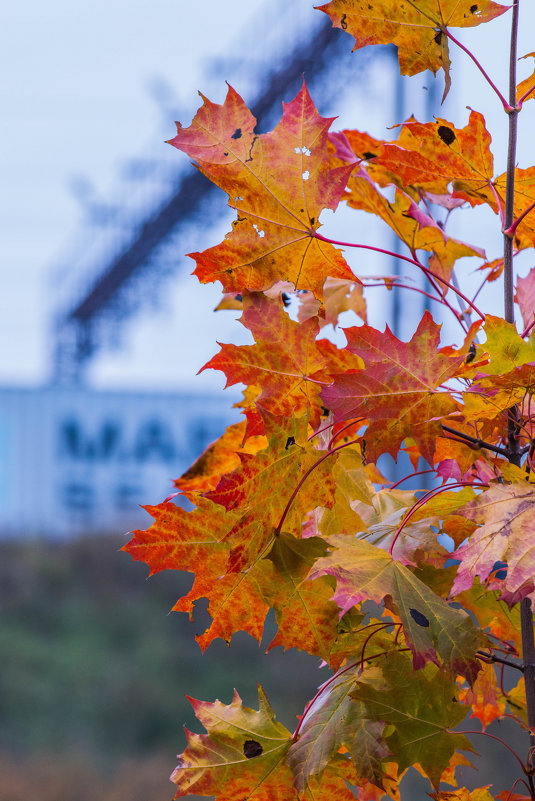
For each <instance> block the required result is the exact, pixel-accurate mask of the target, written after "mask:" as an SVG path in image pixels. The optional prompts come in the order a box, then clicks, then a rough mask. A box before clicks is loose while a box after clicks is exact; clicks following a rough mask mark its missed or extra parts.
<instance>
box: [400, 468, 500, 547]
mask: <svg viewBox="0 0 535 801" xmlns="http://www.w3.org/2000/svg"><path fill="white" fill-rule="evenodd" d="M457 487H488V484H483V483H478V484H476V483H474V482H473V481H458V482H456V483H455V484H444V485H443V486H442V487H438V488H436V487H435V489H431V490H428V492H426V493H425V495H422V497H421V498H419V499H418V500H417V501H416V503H415V504H414V506H412V507H411V508H410V509H409V511H408V512H407V514H406V515H405V517H404V518H403V520H402V521H401V523H400V524H399V526H398V529H397V531H396V533H395V535H394V539H393V540H392V542H391V544H390V548H389V549H388V552H389V554H390V556H392V551H393V550H394V545H395V544H396V542H397V539H398V537H399V535H400V534H401V532H402V531H403V529H404V528H405V526H406V525H407V523H408V522H409V520H410V519H411V517H412V516H413V515H414V514H416V512H417V511H418V509H420V508H421V507H422V506H424V504H426V503H427V501H429V500H431V498H434V497H435V495H440V493H441V492H446V491H447V490H449V489H457Z"/></svg>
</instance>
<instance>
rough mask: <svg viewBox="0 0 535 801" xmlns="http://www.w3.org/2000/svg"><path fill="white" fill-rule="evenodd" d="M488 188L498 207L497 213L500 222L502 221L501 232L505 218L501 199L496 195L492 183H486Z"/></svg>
mask: <svg viewBox="0 0 535 801" xmlns="http://www.w3.org/2000/svg"><path fill="white" fill-rule="evenodd" d="M488 187H489V189H490V191H491V192H492V195H493V197H494V200H495V201H496V205H497V206H498V213H499V215H500V220H501V221H502V231H503V229H504V228H505V217H504V214H503V205H502V199H501V197H500V196H499V194H498V193H497V191H496V187H495V186H494V184H493V183H492V181H489V182H488Z"/></svg>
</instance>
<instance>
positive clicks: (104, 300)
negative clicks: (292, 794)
mask: <svg viewBox="0 0 535 801" xmlns="http://www.w3.org/2000/svg"><path fill="white" fill-rule="evenodd" d="M359 56H360V57H359V60H358V62H357V61H355V57H354V56H351V53H350V49H349V48H348V46H347V39H346V37H345V36H344V34H343V33H341V32H340V31H339V30H336V29H333V28H332V27H331V24H330V21H328V20H326V21H325V22H322V23H321V24H319V25H318V26H317V27H315V28H314V29H312V30H310V31H308V32H306V34H305V36H304V37H303V38H302V39H301V41H299V42H298V43H297V44H296V45H295V46H294V49H293V52H292V53H291V54H290V55H289V57H288V58H287V61H286V62H285V63H281V65H280V66H279V67H278V68H274V69H272V71H271V73H270V74H269V75H268V76H267V78H264V80H260V81H259V82H258V84H257V86H258V88H257V91H256V99H255V100H254V101H253V102H252V103H251V110H252V112H253V114H254V115H255V116H256V118H257V120H258V130H259V131H262V130H265V129H267V128H268V127H269V126H270V125H272V124H273V121H274V119H276V118H277V117H278V116H280V105H281V99H282V98H283V97H286V98H288V99H289V98H290V97H291V96H293V94H296V93H297V91H298V89H299V87H300V84H301V82H302V80H303V77H306V80H307V83H308V84H309V85H311V86H312V87H313V88H314V92H315V98H317V97H318V96H319V97H320V98H321V93H322V91H323V92H325V91H328V87H329V76H331V78H332V76H335V78H336V80H337V82H338V83H339V82H340V79H341V78H342V80H343V76H344V73H347V72H348V70H349V69H350V70H351V72H352V77H353V79H354V77H355V71H356V70H359V71H362V70H364V69H366V68H367V66H368V65H369V62H370V60H371V59H377V58H383V59H384V58H385V57H386V59H387V60H388V61H390V62H392V61H393V58H392V57H394V58H395V56H396V53H395V49H394V48H373V49H370V53H367V52H366V51H365V55H361V54H359ZM395 74H396V75H398V72H397V69H396V71H395ZM320 78H321V82H320V81H319V79H320ZM315 85H317V89H316V86H315ZM292 93H293V94H292ZM401 93H402V85H401V84H400V85H399V87H398V90H397V92H396V97H397V102H396V103H395V105H396V106H398V107H399V106H400V95H401ZM402 105H403V104H402V103H401V106H402ZM396 113H397V114H398V117H399V118H400V119H401V113H398V112H397V109H396ZM219 191H220V190H218V189H217V188H216V187H214V185H213V184H212V183H211V182H210V181H208V179H206V178H205V176H203V175H202V174H201V173H200V172H199V171H197V170H195V169H194V168H193V167H191V168H189V169H182V170H181V171H180V172H179V173H178V174H177V175H176V179H175V181H174V183H173V185H172V187H171V191H170V192H168V193H167V195H165V194H164V195H163V196H162V195H160V197H157V198H156V200H155V202H153V203H152V204H150V205H149V208H148V209H145V210H144V213H142V214H141V217H140V219H139V220H138V223H137V225H136V226H135V227H134V229H133V232H132V235H130V236H127V237H123V238H122V240H121V241H120V242H119V243H118V244H116V246H115V247H112V248H109V247H108V249H106V248H104V249H101V252H100V253H99V254H97V256H96V258H95V259H93V263H92V264H90V265H89V267H90V269H89V278H87V276H86V277H85V279H82V280H81V281H80V285H79V286H78V287H77V291H76V293H75V296H74V297H73V295H71V296H70V297H68V298H66V299H65V300H64V301H63V303H62V304H61V306H60V307H59V309H58V310H57V311H56V314H55V319H54V327H53V337H54V356H53V358H54V367H53V369H54V376H53V378H54V381H56V382H58V383H67V384H69V383H70V384H72V383H80V382H82V381H83V379H84V375H85V372H86V368H87V366H88V364H89V362H90V360H91V359H92V358H93V357H94V356H95V354H96V353H97V351H98V350H99V349H100V348H101V347H102V346H103V344H104V343H105V341H106V339H108V340H109V338H110V330H109V329H110V327H111V328H112V329H113V328H116V327H117V326H118V325H119V324H120V322H121V320H124V319H125V318H127V317H128V316H130V315H131V314H133V313H134V311H135V310H136V309H137V308H139V305H140V304H141V303H142V302H143V300H142V299H143V297H144V296H146V294H147V293H144V292H142V291H139V290H140V281H141V280H142V279H144V278H146V277H147V275H150V276H151V283H152V284H153V285H154V283H155V281H154V280H153V279H154V278H156V279H157V280H158V282H159V283H160V284H161V278H162V275H163V277H164V278H165V273H166V272H169V260H168V259H166V258H165V256H162V253H163V251H164V250H165V245H166V243H170V242H171V240H172V241H173V243H174V242H176V239H177V237H179V236H181V235H182V234H184V233H186V232H187V230H188V228H191V226H195V224H196V223H197V221H198V220H199V221H200V211H201V209H204V208H205V207H206V205H207V204H208V203H210V196H211V195H212V194H213V193H214V192H219ZM211 205H212V209H213V211H212V218H213V216H214V215H217V214H218V213H219V214H220V215H222V214H223V213H225V212H226V210H227V209H226V207H225V204H222V203H219V204H217V203H212V204H211ZM178 252H181V251H180V250H179V251H178ZM86 261H87V259H86ZM176 264H177V263H176V262H175V265H176ZM76 267H77V265H76V263H75V264H72V263H71V264H70V268H69V269H70V270H71V271H74V272H75V273H76ZM86 268H87V264H86ZM155 271H156V272H158V271H160V274H159V275H156V276H155ZM86 272H87V269H86ZM171 272H172V269H171Z"/></svg>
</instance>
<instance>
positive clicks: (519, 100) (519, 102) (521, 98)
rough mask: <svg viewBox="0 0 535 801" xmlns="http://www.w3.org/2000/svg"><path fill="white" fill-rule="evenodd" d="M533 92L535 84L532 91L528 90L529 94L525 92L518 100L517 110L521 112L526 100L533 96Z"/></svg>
mask: <svg viewBox="0 0 535 801" xmlns="http://www.w3.org/2000/svg"><path fill="white" fill-rule="evenodd" d="M533 92H535V84H533V86H532V87H531V89H528V91H527V92H524V94H523V95H521V97H519V98H518V100H517V101H516V107H517V109H518V110H519V111H520V109H521V108H522V106H523V104H524V100H526V98H528V97H529V96H530V95H531V94H533Z"/></svg>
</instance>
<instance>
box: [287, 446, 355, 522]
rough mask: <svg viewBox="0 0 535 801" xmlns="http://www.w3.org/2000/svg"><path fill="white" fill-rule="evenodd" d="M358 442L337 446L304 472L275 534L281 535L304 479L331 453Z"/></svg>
mask: <svg viewBox="0 0 535 801" xmlns="http://www.w3.org/2000/svg"><path fill="white" fill-rule="evenodd" d="M358 441H359V440H358V438H357V439H352V440H350V441H349V442H344V444H343V445H338V446H337V447H336V448H332V449H331V450H329V451H327V453H324V454H323V456H322V457H321V459H318V461H317V462H314V464H313V465H312V467H309V468H308V470H307V471H306V473H305V475H304V476H303V478H302V479H301V480H300V481H299V483H298V485H297V487H296V488H295V489H294V491H293V492H292V494H291V496H290V500H289V501H288V503H287V504H286V507H285V509H284V512H283V513H282V517H281V519H280V520H279V525H278V526H277V528H276V529H275V534H280V533H281V530H282V524H283V523H284V521H285V520H286V515H287V514H288V512H289V511H290V507H291V505H292V503H293V502H294V500H295V496H296V495H297V493H298V492H299V490H300V489H301V487H302V486H303V483H304V482H305V481H306V479H307V478H308V477H309V475H310V474H311V473H312V471H313V470H315V469H316V467H318V465H320V464H321V463H322V462H323V461H324V459H326V458H327V457H328V456H332V455H333V453H336V451H339V450H341V449H342V448H348V447H349V446H350V445H355V443H356V442H358Z"/></svg>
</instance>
